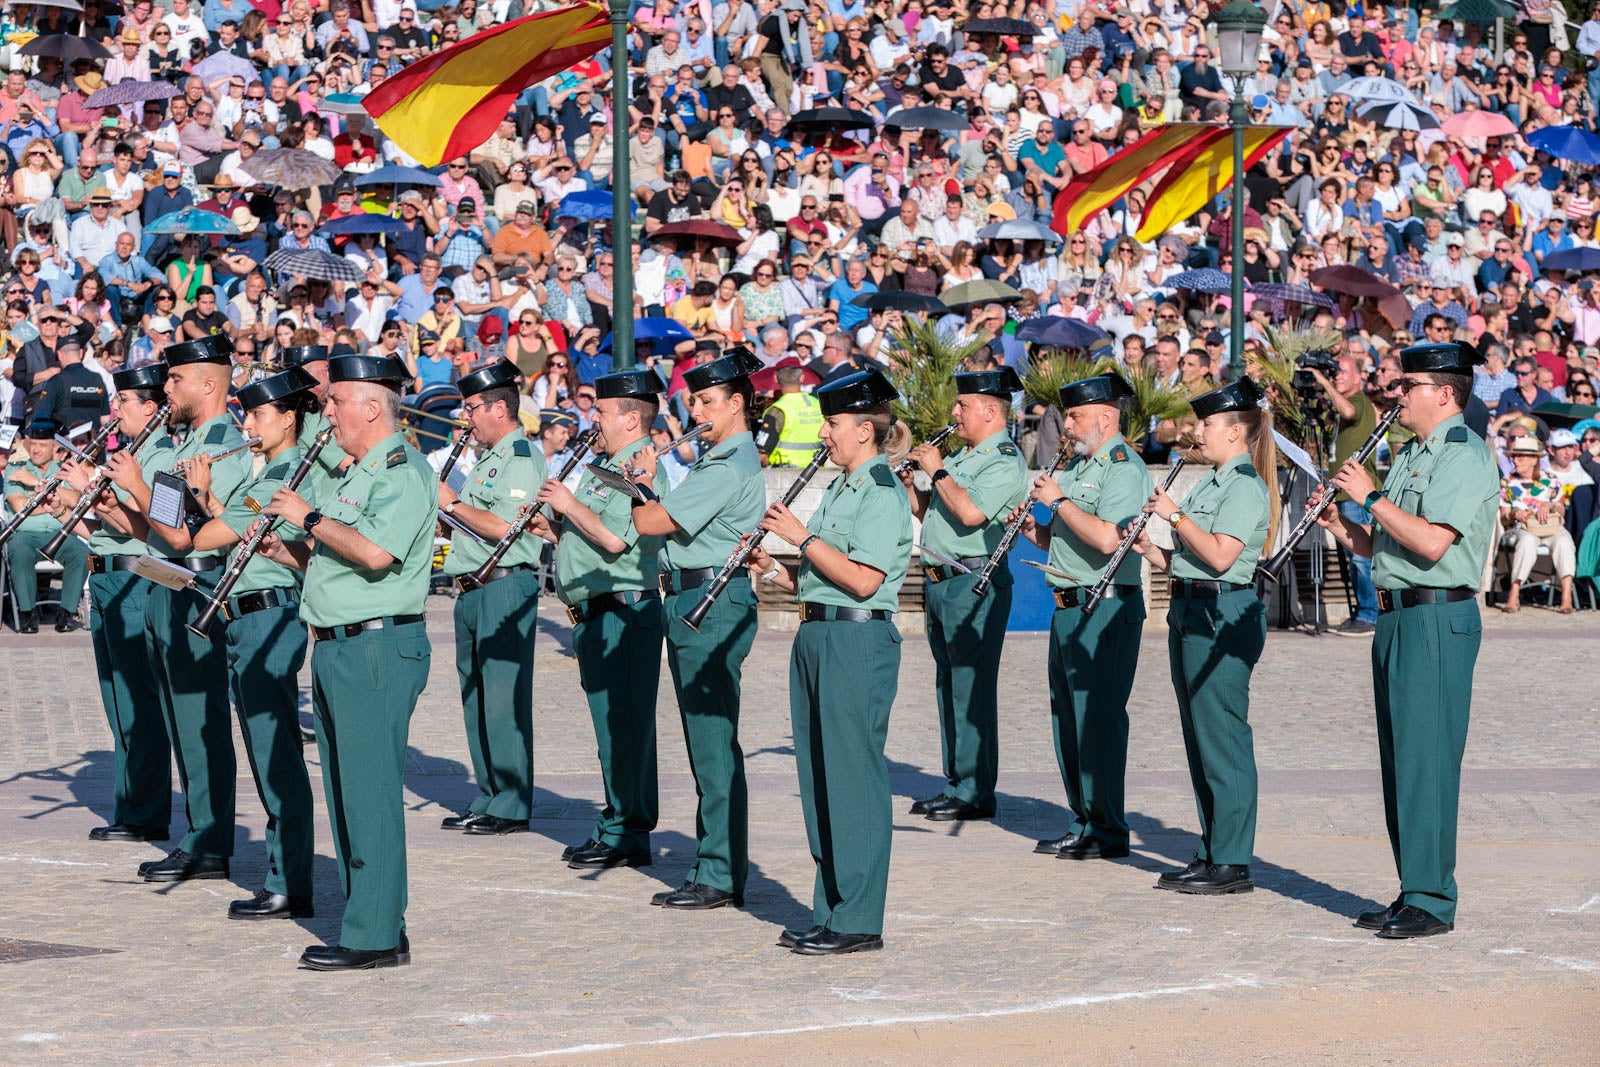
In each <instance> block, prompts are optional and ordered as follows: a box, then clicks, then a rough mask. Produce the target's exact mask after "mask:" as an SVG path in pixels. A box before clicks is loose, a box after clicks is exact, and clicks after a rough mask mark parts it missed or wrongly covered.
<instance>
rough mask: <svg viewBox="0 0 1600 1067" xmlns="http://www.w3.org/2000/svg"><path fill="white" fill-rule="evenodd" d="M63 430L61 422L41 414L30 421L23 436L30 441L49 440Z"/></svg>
mask: <svg viewBox="0 0 1600 1067" xmlns="http://www.w3.org/2000/svg"><path fill="white" fill-rule="evenodd" d="M60 432H61V424H60V423H59V422H57V421H56V420H55V419H52V418H47V417H45V416H39V417H37V418H35V419H34V420H33V421H32V422H30V423H28V428H27V429H26V430H24V431H23V432H22V436H24V437H26V438H28V439H29V440H30V441H49V440H51V439H52V438H54V437H55V435H56V434H58V433H60Z"/></svg>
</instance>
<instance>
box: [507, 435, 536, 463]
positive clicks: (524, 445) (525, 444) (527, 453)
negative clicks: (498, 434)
mask: <svg viewBox="0 0 1600 1067" xmlns="http://www.w3.org/2000/svg"><path fill="white" fill-rule="evenodd" d="M511 454H512V455H513V456H521V457H522V458H523V459H530V458H532V456H533V442H531V441H529V440H528V439H527V438H526V437H519V438H518V439H517V440H515V441H513V442H511Z"/></svg>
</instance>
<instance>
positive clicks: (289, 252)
mask: <svg viewBox="0 0 1600 1067" xmlns="http://www.w3.org/2000/svg"><path fill="white" fill-rule="evenodd" d="M265 266H266V268H267V269H268V270H275V271H281V272H283V273H284V274H295V275H298V276H300V277H302V278H321V279H323V280H324V281H330V282H359V281H360V280H361V279H362V278H365V277H366V274H365V273H364V272H363V271H362V270H361V268H360V267H358V266H356V265H355V264H354V263H352V262H350V261H349V260H348V259H345V258H344V257H343V256H336V255H334V254H333V253H332V252H324V251H323V250H322V249H320V248H280V249H279V250H278V251H276V252H274V253H272V255H270V256H268V257H267V262H266V264H265Z"/></svg>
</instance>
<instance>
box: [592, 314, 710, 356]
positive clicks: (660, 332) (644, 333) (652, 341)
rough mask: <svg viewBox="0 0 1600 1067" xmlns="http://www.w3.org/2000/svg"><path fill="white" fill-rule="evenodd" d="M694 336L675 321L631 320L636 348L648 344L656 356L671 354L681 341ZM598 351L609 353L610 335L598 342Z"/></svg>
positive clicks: (655, 319)
mask: <svg viewBox="0 0 1600 1067" xmlns="http://www.w3.org/2000/svg"><path fill="white" fill-rule="evenodd" d="M693 340H694V334H692V333H690V332H689V327H687V326H685V325H684V324H683V323H681V322H679V321H678V320H677V319H666V318H650V319H634V320H633V343H634V345H635V346H636V347H637V346H638V345H642V344H645V343H648V344H649V346H650V351H651V352H653V353H656V354H658V355H659V354H660V353H662V352H671V351H672V350H673V349H675V348H677V347H678V344H679V343H680V342H682V341H693ZM600 351H602V352H610V351H611V335H610V334H609V333H608V334H606V336H605V339H604V340H603V341H601V342H600Z"/></svg>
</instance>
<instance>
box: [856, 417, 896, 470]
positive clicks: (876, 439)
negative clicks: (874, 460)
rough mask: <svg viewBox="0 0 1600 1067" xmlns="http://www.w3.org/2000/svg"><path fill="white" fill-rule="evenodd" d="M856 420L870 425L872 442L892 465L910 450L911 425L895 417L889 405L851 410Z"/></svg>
mask: <svg viewBox="0 0 1600 1067" xmlns="http://www.w3.org/2000/svg"><path fill="white" fill-rule="evenodd" d="M851 414H853V415H854V416H855V417H856V420H857V421H858V422H864V423H867V424H868V425H870V426H871V427H872V443H873V444H874V445H875V446H876V447H877V449H878V451H879V452H880V453H882V455H883V457H884V458H885V459H887V460H888V461H889V465H890V466H891V467H892V466H894V465H895V464H897V463H899V462H900V461H901V460H902V459H905V458H906V454H907V453H908V452H910V451H911V427H909V426H907V425H906V424H905V423H903V422H901V421H900V420H899V419H897V418H895V416H894V412H893V411H891V410H890V409H889V405H887V404H880V405H879V406H877V407H873V408H868V409H867V410H865V411H855V412H851Z"/></svg>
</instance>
